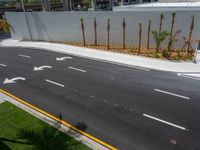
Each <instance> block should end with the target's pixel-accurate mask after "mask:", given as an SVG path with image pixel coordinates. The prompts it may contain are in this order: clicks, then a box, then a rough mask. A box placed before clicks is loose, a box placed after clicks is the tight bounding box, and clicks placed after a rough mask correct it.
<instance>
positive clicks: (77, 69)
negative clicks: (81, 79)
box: [68, 66, 87, 72]
mask: <svg viewBox="0 0 200 150" xmlns="http://www.w3.org/2000/svg"><path fill="white" fill-rule="evenodd" d="M68 68H69V69H72V70H76V71H81V72H87V71H86V70H82V69H79V68H74V67H70V66H69V67H68Z"/></svg>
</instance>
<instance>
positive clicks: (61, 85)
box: [45, 79, 65, 87]
mask: <svg viewBox="0 0 200 150" xmlns="http://www.w3.org/2000/svg"><path fill="white" fill-rule="evenodd" d="M45 81H46V82H49V83H52V84H55V85H58V86H60V87H65V85H63V84H60V83H57V82H54V81H51V80H48V79H45Z"/></svg>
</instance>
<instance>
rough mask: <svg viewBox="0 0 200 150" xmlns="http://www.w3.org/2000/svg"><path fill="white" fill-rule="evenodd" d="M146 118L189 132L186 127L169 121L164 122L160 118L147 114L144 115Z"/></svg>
mask: <svg viewBox="0 0 200 150" xmlns="http://www.w3.org/2000/svg"><path fill="white" fill-rule="evenodd" d="M142 115H143V116H144V117H147V118H150V119H153V120H156V121H159V122H162V123H165V124H167V125H170V126H173V127H176V128H178V129H181V130H184V131H185V130H187V129H186V128H185V127H182V126H179V125H176V124H173V123H171V122H168V121H164V120H162V119H159V118H156V117H153V116H150V115H147V114H142Z"/></svg>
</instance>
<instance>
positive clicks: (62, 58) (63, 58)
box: [56, 56, 72, 61]
mask: <svg viewBox="0 0 200 150" xmlns="http://www.w3.org/2000/svg"><path fill="white" fill-rule="evenodd" d="M65 59H72V57H69V56H66V57H60V58H59V57H57V58H56V60H57V61H63V60H65Z"/></svg>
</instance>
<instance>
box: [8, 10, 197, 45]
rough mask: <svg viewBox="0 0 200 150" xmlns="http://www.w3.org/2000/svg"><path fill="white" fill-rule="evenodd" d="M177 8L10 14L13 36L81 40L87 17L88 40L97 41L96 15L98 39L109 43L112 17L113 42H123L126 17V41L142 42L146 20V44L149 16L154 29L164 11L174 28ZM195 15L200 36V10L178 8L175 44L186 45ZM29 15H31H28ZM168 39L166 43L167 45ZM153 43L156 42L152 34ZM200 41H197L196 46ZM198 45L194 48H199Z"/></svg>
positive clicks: (165, 22) (166, 25)
mask: <svg viewBox="0 0 200 150" xmlns="http://www.w3.org/2000/svg"><path fill="white" fill-rule="evenodd" d="M172 12H173V11H164V12H162V11H144V10H143V11H127V12H126V11H123V12H102V11H99V12H26V15H25V14H24V13H23V12H7V13H6V18H7V20H8V22H9V23H10V24H11V26H12V27H13V28H14V30H15V32H12V33H11V35H12V38H13V39H18V40H36V41H68V42H81V41H82V35H81V26H80V18H81V17H83V19H84V24H85V35H86V43H93V41H94V27H93V18H94V17H96V20H97V34H98V43H99V44H105V43H106V28H107V20H108V19H110V24H111V30H110V34H111V35H110V42H111V44H117V45H121V44H122V20H123V17H125V20H126V44H127V45H137V44H138V32H139V23H142V29H143V31H142V45H143V46H146V42H147V28H148V20H151V21H152V29H151V30H157V29H158V27H159V18H160V14H161V13H163V14H164V20H163V30H167V31H169V30H170V25H171V14H172ZM192 15H195V25H194V32H193V35H192V37H193V40H199V39H200V10H195V11H183V10H182V11H177V12H176V19H175V26H174V31H177V30H181V34H180V35H179V37H178V41H177V42H175V43H174V46H175V47H182V46H183V36H186V37H187V36H188V34H189V30H190V24H191V16H192ZM26 18H27V19H26ZM167 42H168V40H166V41H165V43H163V45H162V47H165V46H167V45H166V44H167ZM150 45H151V46H152V47H154V46H155V42H154V39H153V37H152V35H151V39H150ZM196 45H197V44H194V46H195V47H196ZM195 47H194V48H195Z"/></svg>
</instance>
